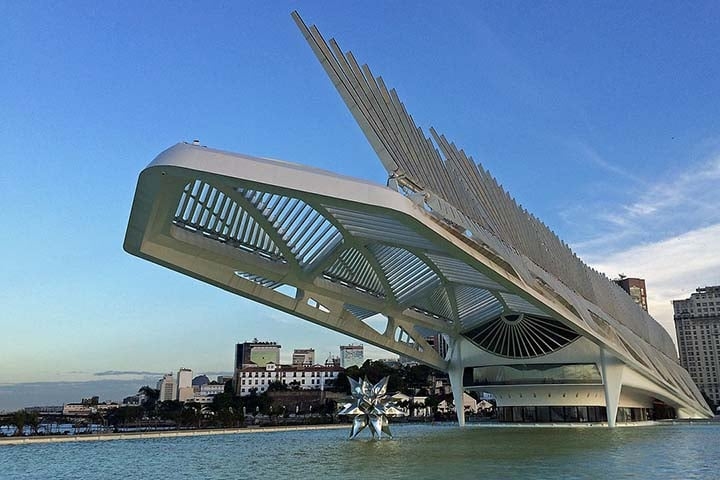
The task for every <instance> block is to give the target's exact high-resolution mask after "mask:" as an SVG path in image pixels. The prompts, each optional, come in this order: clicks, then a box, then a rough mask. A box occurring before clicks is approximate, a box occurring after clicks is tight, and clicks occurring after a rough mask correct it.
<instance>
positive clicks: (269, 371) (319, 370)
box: [235, 363, 343, 396]
mask: <svg viewBox="0 0 720 480" xmlns="http://www.w3.org/2000/svg"><path fill="white" fill-rule="evenodd" d="M342 371H343V368H341V367H326V366H322V365H312V366H307V365H275V364H273V363H269V364H267V365H265V366H264V367H257V366H248V367H244V368H242V369H239V370H238V371H237V372H236V378H235V393H236V394H237V395H240V396H246V395H250V394H251V393H252V392H253V391H255V392H256V393H263V392H265V391H267V389H268V387H269V386H270V384H271V383H273V382H280V383H282V384H285V385H287V386H288V388H296V389H299V390H325V388H326V387H329V386H331V385H334V384H335V380H337V377H338V375H339V374H340V372H342Z"/></svg>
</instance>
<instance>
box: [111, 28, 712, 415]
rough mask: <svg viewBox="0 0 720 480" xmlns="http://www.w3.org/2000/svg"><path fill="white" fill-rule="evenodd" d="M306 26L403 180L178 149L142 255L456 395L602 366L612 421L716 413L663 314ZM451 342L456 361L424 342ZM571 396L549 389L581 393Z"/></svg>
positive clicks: (150, 179) (162, 174)
mask: <svg viewBox="0 0 720 480" xmlns="http://www.w3.org/2000/svg"><path fill="white" fill-rule="evenodd" d="M293 16H294V18H295V20H296V22H297V23H298V26H299V27H300V29H301V31H302V32H303V34H304V35H305V37H306V39H307V40H308V43H309V44H310V46H311V47H312V48H313V50H314V51H315V53H316V55H317V56H318V58H319V59H320V62H321V63H322V65H323V67H324V68H325V70H326V72H327V73H328V75H329V76H330V78H331V80H332V81H333V83H334V85H335V86H336V88H337V89H338V91H339V92H340V94H341V96H342V97H343V99H344V100H345V102H346V103H347V105H348V107H349V108H350V110H351V112H352V113H353V115H354V116H355V118H356V120H357V121H358V123H359V125H360V126H361V128H362V129H363V131H364V133H365V134H366V136H367V137H368V139H369V141H370V143H371V144H372V146H373V148H374V149H375V151H376V152H377V154H378V156H379V157H380V159H381V161H382V163H383V164H384V165H385V167H386V169H387V170H388V172H389V174H390V181H389V184H388V185H389V186H388V187H385V186H380V185H376V184H372V183H368V182H364V181H360V180H357V179H353V178H348V177H344V176H341V175H337V174H333V173H330V172H326V171H321V170H318V169H313V168H308V167H304V166H300V165H296V164H291V163H286V162H281V161H277V160H268V159H260V158H254V157H250V156H246V155H238V154H233V153H227V152H222V151H218V150H212V149H208V148H205V147H200V146H196V145H188V144H178V145H176V146H174V147H171V148H170V149H168V150H166V151H165V152H163V153H161V154H160V155H159V156H158V157H157V158H156V159H155V160H154V161H153V162H152V163H151V164H150V165H149V166H148V167H147V168H146V169H145V170H144V171H143V172H142V173H141V175H140V178H139V182H138V186H137V191H136V195H135V199H134V202H133V208H132V212H131V216H130V221H129V225H128V230H127V235H126V238H125V245H124V247H125V249H126V250H127V251H128V252H129V253H132V254H134V255H137V256H139V257H142V258H145V259H147V260H149V261H152V262H155V263H158V264H161V265H164V266H166V267H168V268H171V269H173V270H176V271H178V272H181V273H184V274H186V275H189V276H191V277H194V278H197V279H200V280H202V281H204V282H207V283H210V284H213V285H216V286H218V287H220V288H223V289H225V290H227V291H230V292H233V293H236V294H238V295H241V296H244V297H247V298H250V299H252V300H255V301H257V302H260V303H263V304H265V305H268V306H270V307H272V308H276V309H279V310H282V311H285V312H287V313H290V314H293V315H296V316H299V317H301V318H305V319H307V320H309V321H311V322H314V323H317V324H319V325H323V326H326V327H328V328H331V329H333V330H336V331H339V332H342V333H345V334H348V335H351V336H353V337H355V338H358V339H360V340H362V341H365V342H368V343H371V344H373V345H376V346H378V347H381V348H384V349H387V350H389V351H393V352H396V353H398V354H401V355H405V356H408V357H410V358H414V359H416V360H418V361H420V362H423V363H425V364H428V365H431V366H433V367H435V368H438V369H441V370H444V371H448V372H450V374H451V382H452V384H453V390H454V393H455V395H456V397H457V396H458V395H460V394H461V391H462V388H463V378H462V377H463V372H464V369H465V367H468V366H479V365H502V364H523V365H524V364H533V363H534V362H535V363H543V364H548V363H570V364H572V363H582V362H588V363H595V364H597V365H598V367H599V368H600V369H601V370H602V372H603V384H602V385H601V386H595V385H584V386H582V385H581V386H580V387H575V391H574V393H575V398H577V399H578V400H577V401H576V403H577V404H583V405H585V404H592V400H587V399H592V398H596V397H598V395H599V394H598V391H599V392H600V396H601V397H602V398H600V400H597V401H596V403H597V404H598V405H600V404H602V405H603V406H606V405H607V406H608V423H609V424H610V425H614V423H615V411H616V410H617V407H618V406H623V405H626V406H648V405H650V404H651V403H652V402H653V401H661V402H663V403H665V404H667V405H669V406H672V407H674V408H676V409H677V410H678V412H679V414H680V415H681V416H689V417H707V416H709V415H710V411H709V409H708V407H707V405H706V404H705V401H704V400H703V398H702V396H701V394H700V393H699V391H698V389H697V387H696V386H695V385H694V383H693V382H692V380H690V377H689V375H688V373H687V372H686V371H685V370H684V369H683V368H682V367H680V365H679V364H678V360H677V354H676V352H675V347H674V344H673V342H672V340H671V338H670V336H669V335H668V334H667V332H666V331H665V330H664V329H663V328H662V327H661V326H660V325H659V324H658V323H657V322H655V320H654V319H652V317H650V316H649V315H648V314H647V313H646V312H645V311H643V310H642V309H641V308H639V307H638V306H637V305H636V304H635V303H634V302H633V301H632V299H631V298H630V297H629V296H628V295H627V294H626V293H625V292H624V291H623V290H622V289H620V287H618V286H617V285H615V284H614V283H613V282H611V281H610V280H608V279H607V278H606V277H605V276H604V275H602V274H601V273H599V272H597V271H595V270H593V269H591V268H590V267H588V266H587V265H585V264H584V263H583V262H582V261H581V260H580V259H578V258H577V256H575V255H574V254H573V252H572V251H571V250H570V248H569V247H568V246H567V245H565V244H564V243H563V242H562V241H561V240H560V239H559V238H558V237H557V236H556V235H555V234H554V233H553V232H552V231H550V229H549V228H547V227H546V226H545V225H544V224H543V223H542V222H540V221H539V220H538V219H537V218H535V217H534V216H533V215H532V214H530V213H529V212H527V211H526V210H525V209H523V208H522V207H520V206H519V205H517V204H516V203H515V201H514V200H513V199H512V198H511V197H510V195H508V194H507V192H505V191H504V190H503V188H502V187H501V186H500V185H499V184H498V183H497V182H496V180H495V179H494V178H493V177H492V176H491V175H490V174H489V172H487V171H486V170H484V169H483V168H482V167H481V166H479V165H476V164H475V162H473V161H472V159H471V158H469V157H467V156H466V155H465V154H464V153H463V151H462V150H459V149H458V148H457V147H456V146H455V145H454V144H452V143H450V142H448V141H447V140H446V139H445V137H444V136H442V135H439V134H437V133H436V132H435V130H434V129H431V134H432V137H433V138H432V140H431V139H430V138H427V137H425V135H424V134H423V132H422V130H421V129H420V128H418V127H417V126H416V125H415V123H414V121H413V120H412V117H410V116H409V115H408V114H407V112H406V110H405V107H404V106H403V104H402V103H401V102H400V101H399V100H398V97H397V94H396V93H395V91H394V90H388V89H387V88H386V87H385V85H384V82H383V81H382V79H381V78H380V77H377V78H375V77H373V75H372V73H371V72H370V70H369V68H368V67H367V66H362V67H360V66H359V65H358V64H357V62H356V61H355V59H354V57H353V55H352V54H351V53H349V52H348V53H346V54H343V53H342V51H341V50H340V48H339V47H338V45H337V43H336V42H335V41H334V40H331V41H330V42H329V44H328V43H326V42H325V41H324V40H323V38H322V36H321V35H320V33H319V32H318V31H317V29H316V28H315V27H314V26H313V27H310V28H308V27H306V26H305V24H304V23H303V22H302V20H301V19H300V17H299V16H298V15H297V14H293ZM378 319H383V320H384V321H385V325H384V327H383V328H378V327H377V324H378ZM437 334H440V335H442V336H443V337H444V338H445V340H446V341H447V342H448V344H449V345H450V346H451V348H450V351H449V353H448V357H447V358H442V357H440V356H439V355H438V354H437V353H436V351H435V350H433V349H432V348H431V347H430V345H429V344H428V343H427V342H426V340H425V338H426V337H428V336H430V335H437ZM464 386H465V387H471V386H470V385H467V384H466V385H464ZM556 387H558V386H552V385H551V386H544V387H542V388H541V389H540V390H541V394H542V395H544V394H545V393H548V392H549V393H548V397H550V398H552V397H551V395H552V392H553V391H556V392H560V390H563V391H565V393H563V394H562V397H561V398H567V396H568V392H567V391H566V390H567V387H565V386H561V387H558V388H559V389H558V388H556ZM548 389H550V390H548ZM553 389H555V390H553ZM483 390H490V391H493V392H494V393H496V395H497V396H498V403H499V404H500V405H516V404H517V405H525V404H527V403H523V402H520V403H518V400H517V398H518V397H517V395H518V394H519V395H520V398H522V392H523V391H525V392H526V393H528V392H531V391H533V393H535V394H536V398H537V392H534V390H537V389H534V388H530V387H524V389H520V390H518V389H517V388H515V387H497V388H483ZM585 393H587V399H586V400H584V401H581V399H580V395H581V394H583V395H584V394H585ZM513 394H515V395H516V398H515V400H513V399H512V395H513ZM591 395H594V397H591ZM505 396H508V398H505ZM554 398H555V399H554V400H552V401H549V400H545V403H547V404H557V402H558V400H557V398H558V395H556V397H554ZM553 402H554V403H553ZM563 402H566V403H567V402H569V400H568V401H563ZM541 403H542V402H541V401H540V400H535V401H533V404H541ZM567 404H573V403H572V402H571V403H567ZM459 419H460V422H461V423H462V422H463V417H462V412H460V414H459Z"/></svg>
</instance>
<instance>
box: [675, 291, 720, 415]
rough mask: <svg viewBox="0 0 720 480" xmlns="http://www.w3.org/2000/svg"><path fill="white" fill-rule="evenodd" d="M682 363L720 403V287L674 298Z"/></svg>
mask: <svg viewBox="0 0 720 480" xmlns="http://www.w3.org/2000/svg"><path fill="white" fill-rule="evenodd" d="M673 308H674V310H675V333H676V334H677V340H678V350H679V352H680V363H681V364H682V366H683V367H685V369H686V370H687V371H688V372H690V377H691V378H692V379H693V381H694V382H695V384H697V386H698V388H699V389H700V390H701V391H702V392H704V393H705V395H707V396H708V398H709V399H710V400H712V401H713V403H715V405H718V404H720V383H719V382H718V374H720V286H713V287H705V288H698V289H697V291H696V292H695V293H693V294H692V295H690V298H687V299H685V300H674V301H673Z"/></svg>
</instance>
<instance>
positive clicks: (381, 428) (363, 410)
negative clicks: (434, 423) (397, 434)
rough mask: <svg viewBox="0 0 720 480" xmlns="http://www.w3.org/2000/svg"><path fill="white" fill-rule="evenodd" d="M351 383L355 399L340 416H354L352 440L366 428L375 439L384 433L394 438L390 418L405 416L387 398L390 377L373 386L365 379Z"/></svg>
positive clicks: (351, 380) (351, 390)
mask: <svg viewBox="0 0 720 480" xmlns="http://www.w3.org/2000/svg"><path fill="white" fill-rule="evenodd" d="M348 380H349V381H350V393H351V395H352V397H353V399H354V401H353V403H351V404H350V405H348V406H347V407H345V408H343V409H342V410H341V411H340V413H339V414H340V415H354V416H355V418H354V419H353V426H352V429H351V430H350V438H355V437H356V436H357V435H358V434H359V433H360V432H362V431H363V429H365V427H369V428H370V433H371V434H372V436H373V438H377V439H380V438H382V434H383V433H384V434H385V435H387V436H388V437H390V438H392V433H390V426H389V425H388V417H389V416H390V417H393V416H400V415H403V412H402V411H400V410H398V409H397V408H396V407H395V405H393V404H392V403H391V402H390V399H388V398H386V395H385V392H386V391H387V384H388V381H389V380H390V377H385V378H383V379H382V380H380V381H379V382H378V383H376V384H375V385H373V384H372V383H370V382H369V381H368V379H367V377H365V378H364V379H362V380H354V379H352V378H349V377H348Z"/></svg>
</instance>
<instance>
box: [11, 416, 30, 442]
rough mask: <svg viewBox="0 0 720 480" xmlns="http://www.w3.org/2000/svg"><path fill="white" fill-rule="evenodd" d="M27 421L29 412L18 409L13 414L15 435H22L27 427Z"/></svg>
mask: <svg viewBox="0 0 720 480" xmlns="http://www.w3.org/2000/svg"><path fill="white" fill-rule="evenodd" d="M26 421H27V414H26V413H25V410H18V411H17V412H15V413H13V415H12V425H13V426H14V427H15V436H16V437H21V436H22V434H23V430H24V429H25V422H26Z"/></svg>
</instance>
